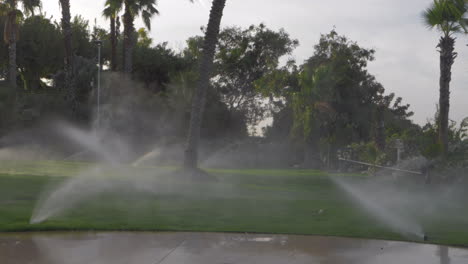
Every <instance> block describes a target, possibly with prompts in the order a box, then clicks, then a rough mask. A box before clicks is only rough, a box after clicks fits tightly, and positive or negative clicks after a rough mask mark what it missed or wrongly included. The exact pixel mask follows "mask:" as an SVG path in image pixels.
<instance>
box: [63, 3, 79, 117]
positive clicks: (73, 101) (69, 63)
mask: <svg viewBox="0 0 468 264" xmlns="http://www.w3.org/2000/svg"><path fill="white" fill-rule="evenodd" d="M60 5H61V7H62V31H63V39H64V46H65V69H64V70H65V87H64V88H65V90H66V93H67V101H68V102H69V103H70V106H71V112H72V115H75V114H76V111H77V108H78V103H77V97H76V87H75V85H74V76H73V75H74V67H73V44H72V29H71V22H70V21H71V15H70V0H60Z"/></svg>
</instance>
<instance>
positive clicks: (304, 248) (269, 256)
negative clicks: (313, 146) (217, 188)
mask: <svg viewBox="0 0 468 264" xmlns="http://www.w3.org/2000/svg"><path fill="white" fill-rule="evenodd" d="M0 263H1V264H184V263H196V264H202V263H203V264H209V263H213V264H235V263H242V264H250V263H251V264H263V263H265V264H266V263H268V264H276V263H278V264H279V263H281V264H284V263H293V264H296V263H307V264H310V263H320V264H342V263H343V264H393V263H411V264H432V263H434V264H467V263H468V249H460V248H449V247H444V246H435V245H423V244H412V243H403V242H389V241H378V240H363V239H350V238H334V237H316V236H287V235H279V236H273V235H242V234H217V233H33V234H18V233H12V234H0Z"/></svg>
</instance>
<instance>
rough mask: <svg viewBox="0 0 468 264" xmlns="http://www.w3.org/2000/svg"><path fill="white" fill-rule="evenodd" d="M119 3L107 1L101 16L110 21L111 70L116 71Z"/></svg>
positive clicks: (113, 0)
mask: <svg viewBox="0 0 468 264" xmlns="http://www.w3.org/2000/svg"><path fill="white" fill-rule="evenodd" d="M119 3H121V1H115V0H107V1H106V3H105V8H104V11H103V12H102V15H103V16H104V17H106V18H108V19H109V20H110V40H111V70H112V71H116V70H117V31H116V23H117V20H118V18H119V12H120V9H121V8H122V6H121V4H120V5H119Z"/></svg>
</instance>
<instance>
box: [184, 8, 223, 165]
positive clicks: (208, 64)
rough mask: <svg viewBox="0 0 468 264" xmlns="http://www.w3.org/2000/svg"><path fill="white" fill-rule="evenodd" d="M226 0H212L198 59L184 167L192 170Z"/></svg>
mask: <svg viewBox="0 0 468 264" xmlns="http://www.w3.org/2000/svg"><path fill="white" fill-rule="evenodd" d="M225 4H226V0H214V1H213V5H212V7H211V11H210V19H209V21H208V27H207V29H206V33H205V41H204V44H203V54H202V57H201V60H200V69H199V79H198V83H197V88H196V90H195V93H194V95H193V98H192V113H191V116H190V126H189V131H188V136H187V147H186V149H185V157H184V167H185V168H186V169H190V170H194V169H197V168H198V145H199V141H200V129H201V122H202V120H203V110H204V107H205V101H206V92H207V89H208V86H209V85H210V76H211V72H212V68H213V59H214V54H215V48H216V44H217V42H218V35H219V29H220V25H221V18H222V17H223V10H224V6H225Z"/></svg>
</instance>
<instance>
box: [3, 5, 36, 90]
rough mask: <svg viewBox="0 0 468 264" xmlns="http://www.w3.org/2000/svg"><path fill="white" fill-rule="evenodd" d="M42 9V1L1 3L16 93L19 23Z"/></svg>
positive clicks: (12, 79) (12, 85) (9, 73)
mask: <svg viewBox="0 0 468 264" xmlns="http://www.w3.org/2000/svg"><path fill="white" fill-rule="evenodd" d="M20 3H21V4H22V7H23V12H22V11H21V10H19V9H18V5H19V4H20ZM40 7H41V1H40V0H4V1H2V2H1V3H0V14H1V15H2V16H6V17H7V19H6V23H5V29H4V32H3V37H4V40H5V43H6V44H7V45H8V57H9V62H8V79H9V82H10V85H11V87H12V88H14V89H15V91H16V86H17V84H16V76H17V72H18V69H17V65H16V43H17V41H18V37H19V36H18V35H19V34H18V23H19V21H20V20H21V19H22V18H23V13H24V14H26V15H34V11H35V10H36V9H37V8H40Z"/></svg>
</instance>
